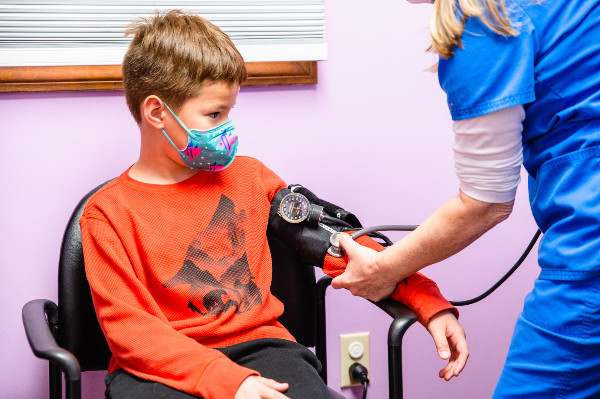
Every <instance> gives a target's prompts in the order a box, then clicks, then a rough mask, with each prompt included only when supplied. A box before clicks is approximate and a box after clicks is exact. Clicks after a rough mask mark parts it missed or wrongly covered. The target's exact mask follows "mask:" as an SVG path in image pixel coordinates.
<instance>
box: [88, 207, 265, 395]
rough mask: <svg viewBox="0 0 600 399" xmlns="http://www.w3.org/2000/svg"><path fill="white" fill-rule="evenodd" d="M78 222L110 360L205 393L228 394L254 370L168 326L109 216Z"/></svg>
mask: <svg viewBox="0 0 600 399" xmlns="http://www.w3.org/2000/svg"><path fill="white" fill-rule="evenodd" d="M80 225H81V232H82V239H83V250H84V257H85V269H86V274H87V278H88V281H89V284H90V288H91V292H92V299H93V302H94V307H95V309H96V315H97V317H98V321H99V323H100V327H101V328H102V331H103V333H104V336H105V337H106V340H107V342H108V346H109V347H110V350H111V352H112V354H113V359H112V362H111V364H115V365H116V366H117V367H119V368H123V369H124V370H126V371H128V372H130V373H132V374H134V375H136V376H138V377H140V378H143V379H146V380H151V381H157V382H160V383H163V384H165V385H168V386H171V387H173V388H175V389H178V390H180V391H184V392H188V393H190V394H193V395H197V396H201V397H202V398H205V399H226V398H233V397H234V395H235V392H236V391H237V389H238V387H239V385H240V384H241V383H242V381H243V380H244V379H246V378H247V377H249V376H251V375H258V373H257V372H256V371H254V370H250V369H247V368H245V367H242V366H239V365H237V364H236V363H234V362H232V361H231V360H229V358H227V357H226V356H225V355H224V354H222V353H221V352H220V351H218V350H216V349H210V348H207V347H205V346H203V345H201V344H199V343H198V342H196V341H195V340H194V339H192V338H189V337H187V336H186V335H184V334H182V333H180V332H178V331H177V330H175V329H174V328H173V327H171V326H170V324H169V322H168V320H167V318H166V317H165V316H164V314H163V313H162V311H161V309H160V308H159V306H158V304H157V303H156V302H155V300H154V299H153V297H152V295H151V294H150V292H149V291H148V290H147V288H146V287H145V286H144V285H143V284H142V282H141V281H140V278H143V277H140V278H138V276H136V274H135V273H134V271H133V268H132V266H131V264H130V263H129V261H128V257H127V254H126V251H125V249H124V247H123V245H122V243H121V241H120V239H119V237H118V235H117V234H116V232H115V231H114V229H113V228H112V227H111V225H110V224H109V222H108V221H106V220H104V219H101V218H96V217H95V216H94V217H89V216H86V215H85V214H84V216H83V217H82V218H81V220H80Z"/></svg>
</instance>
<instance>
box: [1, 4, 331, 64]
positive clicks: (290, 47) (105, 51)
mask: <svg viewBox="0 0 600 399" xmlns="http://www.w3.org/2000/svg"><path fill="white" fill-rule="evenodd" d="M323 1H324V0H212V1H202V0H162V1H160V0H156V1H152V0H77V1H75V0H29V1H27V0H12V1H6V0H3V1H2V2H0V66H55V65H117V64H120V63H121V61H122V59H123V55H124V54H125V50H126V48H127V46H128V44H129V41H130V38H125V37H123V32H124V30H125V27H126V26H127V25H128V24H129V23H130V22H131V21H133V20H135V19H138V18H140V17H141V18H144V17H149V16H152V15H153V14H154V13H155V12H156V11H164V10H169V9H180V10H183V11H187V12H193V13H196V14H198V15H200V16H202V17H204V18H206V19H208V20H209V21H211V22H212V23H214V24H215V25H217V26H218V27H220V28H221V29H222V30H223V31H224V32H225V33H227V34H228V35H229V36H230V37H231V39H232V40H233V42H234V43H235V45H236V46H237V47H238V49H239V50H240V52H241V53H242V55H243V56H244V59H245V60H246V61H247V62H266V61H314V60H324V59H326V58H327V43H326V41H325V26H324V3H323Z"/></svg>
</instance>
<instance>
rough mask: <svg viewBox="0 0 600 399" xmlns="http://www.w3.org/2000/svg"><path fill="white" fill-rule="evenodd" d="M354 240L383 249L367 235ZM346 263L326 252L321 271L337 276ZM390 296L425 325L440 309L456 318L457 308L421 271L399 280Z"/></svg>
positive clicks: (345, 259)
mask: <svg viewBox="0 0 600 399" xmlns="http://www.w3.org/2000/svg"><path fill="white" fill-rule="evenodd" d="M356 242H358V243H359V244H361V245H363V246H365V247H368V248H371V249H374V250H375V251H378V252H381V251H383V250H384V249H385V248H384V247H383V246H381V245H379V244H378V243H377V242H375V240H373V239H371V238H370V237H367V236H361V237H359V238H357V239H356ZM347 265H348V257H347V256H345V257H343V258H336V257H333V256H331V255H329V254H327V256H326V257H325V263H324V265H323V271H324V272H325V273H326V274H327V275H329V276H331V277H337V276H339V275H340V274H342V273H343V272H344V270H345V269H346V266H347ZM390 297H391V298H393V299H395V300H397V301H399V302H402V303H403V304H405V305H406V306H408V307H409V308H410V309H412V310H413V311H414V312H415V313H416V314H417V319H418V320H419V323H421V324H422V325H423V326H425V327H427V325H428V324H429V320H430V319H431V318H432V317H433V316H434V315H435V314H437V313H439V312H441V311H442V310H450V311H452V313H454V315H455V316H456V318H458V309H456V308H455V307H454V306H452V304H450V302H448V300H446V298H444V297H443V296H442V293H441V292H440V290H439V288H438V286H437V284H436V283H435V282H434V281H432V280H430V279H428V278H427V277H425V276H424V275H422V274H421V273H415V274H413V275H410V276H408V277H407V278H405V279H404V280H402V281H400V282H399V283H398V285H397V286H396V289H395V290H394V292H393V293H392V295H391V296H390Z"/></svg>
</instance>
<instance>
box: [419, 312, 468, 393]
mask: <svg viewBox="0 0 600 399" xmlns="http://www.w3.org/2000/svg"><path fill="white" fill-rule="evenodd" d="M427 330H428V331H429V333H430V334H431V336H432V337H433V341H434V342H435V346H436V348H437V351H438V354H439V356H440V357H441V358H442V359H444V360H446V359H448V364H447V365H446V367H444V368H443V369H441V370H440V373H439V375H440V378H443V379H445V380H446V381H449V380H450V379H451V378H452V377H458V375H459V374H460V372H461V371H462V369H463V368H465V365H466V364H467V359H468V357H469V348H468V347H467V337H466V335H465V331H464V330H463V328H462V327H461V325H460V324H459V323H458V320H456V317H454V314H453V313H452V312H451V311H449V310H442V311H441V312H439V313H437V314H435V315H434V316H433V317H432V318H431V319H430V320H429V324H428V325H427Z"/></svg>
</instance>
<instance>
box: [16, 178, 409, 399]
mask: <svg viewBox="0 0 600 399" xmlns="http://www.w3.org/2000/svg"><path fill="white" fill-rule="evenodd" d="M103 185H104V184H102V185H100V186H98V187H96V188H95V189H94V190H92V191H91V192H90V193H88V194H87V195H86V196H85V197H84V198H83V199H82V200H81V201H80V202H79V204H78V205H77V207H76V208H75V210H74V212H73V214H72V215H71V218H70V220H69V222H68V224H67V228H66V230H65V234H64V237H63V242H62V247H61V252H60V259H59V271H58V304H59V306H57V305H56V304H55V303H54V302H52V301H50V300H47V299H36V300H33V301H31V302H28V303H27V304H25V306H24V307H23V324H24V326H25V332H26V334H27V339H28V340H29V344H30V346H31V348H32V350H33V352H34V354H35V355H36V356H37V357H39V358H43V359H47V360H49V373H50V398H51V399H58V398H60V397H62V374H61V372H62V373H64V375H65V385H66V389H65V393H66V398H68V399H77V398H81V372H82V371H93V370H106V369H107V367H108V362H109V360H110V356H111V353H110V350H109V348H108V345H107V343H106V340H105V338H104V335H103V334H102V331H101V330H100V326H99V324H98V320H97V319H96V314H95V311H94V307H93V304H92V298H91V294H90V288H89V285H88V282H87V279H86V276H85V268H84V262H83V249H82V245H81V230H80V228H79V218H80V216H81V214H82V212H83V208H84V206H85V204H86V203H87V201H88V199H89V198H90V197H91V196H92V195H93V194H94V193H95V192H96V191H97V190H98V189H99V188H100V187H102V186H103ZM267 236H268V239H269V245H270V248H271V255H272V258H273V282H272V287H271V289H272V292H273V294H274V295H275V296H276V297H277V298H279V299H280V300H281V301H282V302H283V303H284V306H285V311H284V314H283V315H282V316H281V318H280V319H279V320H280V322H281V323H282V324H283V325H284V326H285V327H286V328H287V329H288V330H289V331H290V333H291V334H292V335H293V336H294V337H295V338H296V340H297V341H298V342H299V343H301V344H303V345H305V346H307V347H315V352H316V355H317V357H318V358H319V360H320V361H321V363H322V365H323V370H322V371H321V377H322V378H323V380H324V381H325V382H327V353H326V348H327V346H326V339H325V324H326V323H325V292H326V290H327V287H328V286H329V285H330V283H331V278H330V277H323V278H321V279H320V280H319V281H318V282H317V281H316V279H315V272H314V267H313V266H311V265H308V264H306V263H305V262H304V261H303V260H302V259H301V258H299V257H298V256H297V255H295V253H294V252H293V251H292V250H290V249H289V248H288V247H287V246H286V245H285V244H283V243H281V242H280V241H279V240H277V239H276V238H274V237H273V236H272V235H270V234H267ZM376 305H377V306H378V307H380V308H381V309H383V310H384V311H385V312H386V313H388V314H389V315H390V316H392V317H393V318H394V321H393V322H392V324H391V326H390V329H389V334H388V364H389V374H390V375H389V385H390V394H389V397H390V398H391V399H402V338H403V336H404V333H405V332H406V330H407V329H408V328H409V327H410V326H411V325H412V324H413V323H414V322H415V321H416V317H415V315H414V313H413V312H412V311H410V310H409V309H408V308H406V307H405V306H404V305H402V304H400V303H399V302H396V301H393V300H384V301H381V302H377V303H376ZM330 391H331V393H332V398H333V399H339V398H342V399H343V396H341V395H340V394H339V393H336V392H334V391H332V390H331V389H330Z"/></svg>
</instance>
